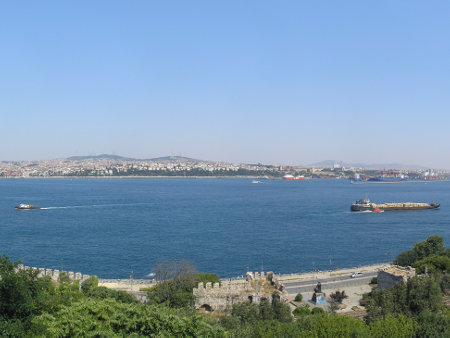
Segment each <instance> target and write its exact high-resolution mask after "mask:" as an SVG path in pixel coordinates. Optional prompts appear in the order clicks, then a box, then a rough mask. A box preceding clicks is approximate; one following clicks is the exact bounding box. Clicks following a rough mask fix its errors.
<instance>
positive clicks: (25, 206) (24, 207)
mask: <svg viewBox="0 0 450 338" xmlns="http://www.w3.org/2000/svg"><path fill="white" fill-rule="evenodd" d="M14 208H16V209H17V210H36V209H40V208H39V207H38V206H36V205H31V204H24V203H20V204H19V205H18V206H16V207H14Z"/></svg>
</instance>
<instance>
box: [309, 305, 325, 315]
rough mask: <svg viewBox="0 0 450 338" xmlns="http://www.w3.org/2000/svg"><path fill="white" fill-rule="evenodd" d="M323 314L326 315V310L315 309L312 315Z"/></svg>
mask: <svg viewBox="0 0 450 338" xmlns="http://www.w3.org/2000/svg"><path fill="white" fill-rule="evenodd" d="M322 313H325V310H324V309H322V308H321V307H315V308H313V309H312V310H311V314H313V315H320V314H322Z"/></svg>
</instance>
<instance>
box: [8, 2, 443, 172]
mask: <svg viewBox="0 0 450 338" xmlns="http://www.w3.org/2000/svg"><path fill="white" fill-rule="evenodd" d="M449 13H450V3H449V2H447V1H436V2H432V3H429V2H428V3H426V2H421V1H406V0H405V1H396V2H391V1H376V2H369V3H367V2H365V3H362V2H360V1H347V2H345V3H342V2H327V3H322V2H301V1H286V2H282V3H279V2H275V1H265V2H260V1H258V2H257V1H248V2H245V3H242V2H238V1H228V2H212V3H207V2H196V1H192V2H183V1H174V2H162V3H157V2H147V1H133V2H119V1H96V2H90V1H76V2H75V1H66V2H57V1H48V2H45V3H33V2H30V3H27V4H26V5H25V4H23V3H19V2H3V3H1V4H0V39H1V41H2V47H3V48H2V53H1V54H0V72H1V74H2V77H1V79H0V92H1V93H2V95H1V96H2V98H1V99H0V114H1V119H0V144H1V145H2V146H1V147H0V160H1V161H8V160H50V159H55V158H66V157H69V156H83V155H98V154H104V153H106V154H115V155H121V156H127V157H133V158H144V159H145V158H155V157H160V156H169V155H180V156H186V157H190V158H197V159H204V160H211V161H224V162H230V163H264V164H282V165H308V164H312V163H316V162H320V161H324V160H336V161H343V162H347V163H365V164H377V163H402V164H410V165H419V166H424V167H430V168H441V169H450V157H449V156H446V155H447V154H449V153H450V149H449V148H450V133H449V132H448V126H449V125H450V112H449V109H450V96H449V95H448V88H450V44H449V43H448V36H450V20H449Z"/></svg>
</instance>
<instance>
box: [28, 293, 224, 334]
mask: <svg viewBox="0 0 450 338" xmlns="http://www.w3.org/2000/svg"><path fill="white" fill-rule="evenodd" d="M32 332H34V333H35V334H38V335H42V336H46V337H75V336H85V335H90V336H97V337H109V336H112V335H120V336H129V335H131V334H138V335H143V336H155V335H158V336H165V337H173V336H216V337H220V336H222V335H223V330H222V329H221V328H220V327H219V326H218V325H211V324H210V323H208V321H207V320H206V318H205V317H204V316H201V315H198V314H196V315H192V314H190V313H186V314H183V313H180V312H174V310H171V309H169V308H166V307H161V306H159V307H157V306H152V305H146V304H141V303H137V304H127V303H122V302H118V301H116V300H114V299H95V298H83V299H82V300H80V301H78V302H75V303H74V304H72V305H70V306H66V305H65V306H61V307H59V308H58V310H57V311H55V312H53V313H52V314H49V313H43V314H41V315H40V316H37V317H35V318H34V319H33V321H32Z"/></svg>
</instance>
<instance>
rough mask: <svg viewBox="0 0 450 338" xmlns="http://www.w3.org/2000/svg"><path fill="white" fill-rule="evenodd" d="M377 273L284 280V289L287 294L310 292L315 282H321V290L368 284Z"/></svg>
mask: <svg viewBox="0 0 450 338" xmlns="http://www.w3.org/2000/svg"><path fill="white" fill-rule="evenodd" d="M376 275H377V272H368V273H365V274H364V275H363V276H361V277H356V278H351V277H350V276H340V277H333V278H327V279H311V280H307V281H301V282H284V283H283V284H284V286H285V287H286V291H287V292H288V293H289V294H293V295H294V294H297V293H299V292H312V291H313V289H314V287H315V286H316V285H317V282H319V281H320V283H321V284H322V290H338V289H342V288H344V287H347V286H355V285H363V284H369V282H370V280H371V279H372V278H373V277H375V276H376Z"/></svg>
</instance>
